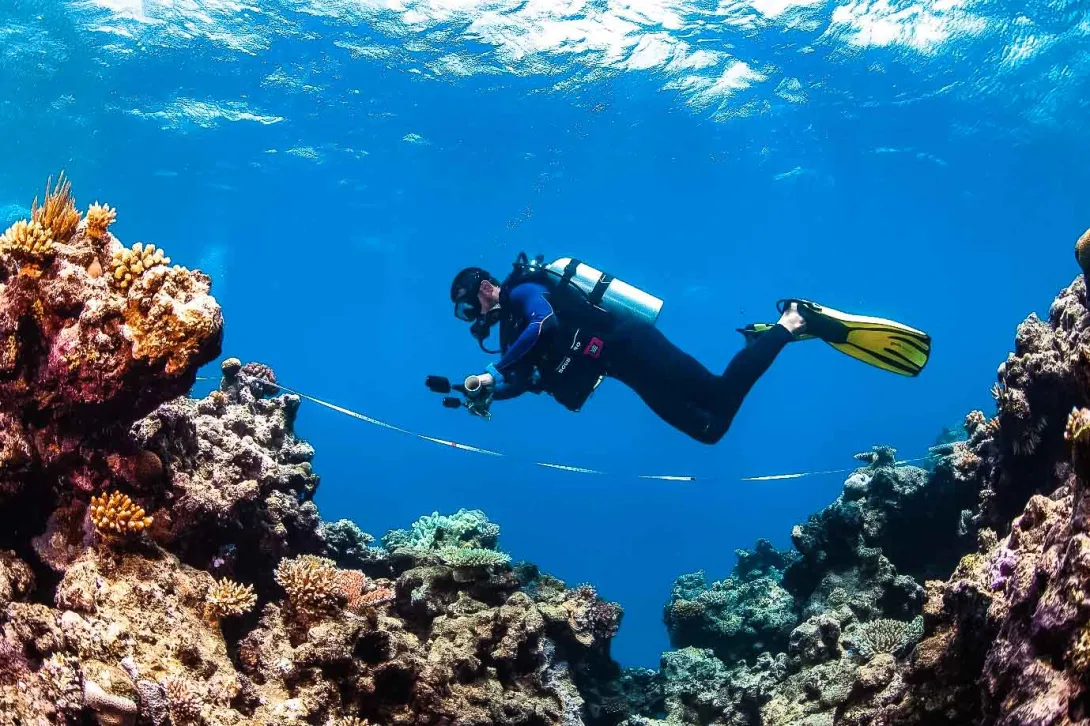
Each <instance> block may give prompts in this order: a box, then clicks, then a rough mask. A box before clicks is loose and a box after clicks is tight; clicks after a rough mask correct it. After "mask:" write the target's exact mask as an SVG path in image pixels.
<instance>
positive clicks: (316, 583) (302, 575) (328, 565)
mask: <svg viewBox="0 0 1090 726" xmlns="http://www.w3.org/2000/svg"><path fill="white" fill-rule="evenodd" d="M276 582H277V583H278V584H279V585H280V586H281V587H282V588H284V592H286V593H287V595H288V600H289V601H290V602H291V604H292V605H293V606H294V607H295V608H297V609H299V610H302V611H306V612H312V613H321V612H328V611H331V610H334V609H336V607H337V606H338V605H339V604H340V602H341V601H342V600H343V598H344V594H343V590H342V585H343V583H342V580H341V574H340V571H339V570H338V569H337V564H336V563H335V562H334V561H333V560H331V559H329V558H327V557H318V556H316V555H300V556H299V557H293V558H291V559H284V560H281V561H280V564H279V565H277V566H276Z"/></svg>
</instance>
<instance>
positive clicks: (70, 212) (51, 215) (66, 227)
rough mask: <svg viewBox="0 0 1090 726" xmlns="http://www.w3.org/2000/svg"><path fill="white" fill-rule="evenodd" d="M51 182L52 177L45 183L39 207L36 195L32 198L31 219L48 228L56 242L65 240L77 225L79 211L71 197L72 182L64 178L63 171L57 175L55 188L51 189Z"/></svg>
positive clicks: (68, 238) (70, 236) (74, 230)
mask: <svg viewBox="0 0 1090 726" xmlns="http://www.w3.org/2000/svg"><path fill="white" fill-rule="evenodd" d="M52 183H53V178H52V177H50V178H49V180H48V181H47V182H46V184H45V197H44V198H43V202H42V206H40V207H39V206H38V199H37V197H35V198H34V204H33V205H32V206H31V219H33V220H34V221H35V222H37V223H38V224H40V225H41V226H42V228H43V229H46V230H48V231H49V233H50V236H51V237H52V238H53V239H54V240H56V241H57V242H67V241H68V240H70V239H71V238H72V235H73V234H75V232H76V227H78V226H79V221H80V215H79V211H78V210H77V209H76V202H75V200H74V199H73V198H72V184H71V182H69V181H68V179H65V178H64V172H63V171H62V172H61V173H60V174H59V175H58V176H57V186H56V188H54V189H52V190H51V189H50V186H51V185H52Z"/></svg>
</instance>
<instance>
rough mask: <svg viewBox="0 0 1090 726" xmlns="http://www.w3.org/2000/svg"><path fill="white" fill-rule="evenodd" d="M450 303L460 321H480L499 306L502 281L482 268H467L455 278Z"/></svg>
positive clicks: (451, 287)
mask: <svg viewBox="0 0 1090 726" xmlns="http://www.w3.org/2000/svg"><path fill="white" fill-rule="evenodd" d="M450 301H451V302H453V303H454V315H455V317H457V318H458V319H459V320H464V321H466V322H467V323H468V322H472V321H475V320H479V319H481V318H482V317H483V316H484V314H485V313H487V312H488V311H490V310H492V309H493V308H495V307H496V306H497V305H499V302H500V281H499V280H497V279H496V278H494V277H492V275H490V274H489V273H488V271H487V270H484V269H482V268H480V267H467V268H465V269H464V270H462V271H461V272H459V273H458V274H457V275H456V276H455V277H454V282H453V283H451V286H450Z"/></svg>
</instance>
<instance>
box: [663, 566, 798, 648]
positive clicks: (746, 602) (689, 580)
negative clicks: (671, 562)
mask: <svg viewBox="0 0 1090 726" xmlns="http://www.w3.org/2000/svg"><path fill="white" fill-rule="evenodd" d="M753 574H756V572H754V573H753ZM777 579H778V578H775V577H763V576H750V577H749V578H748V579H747V578H742V577H728V578H726V579H724V580H720V581H718V582H714V583H711V584H710V585H709V584H708V583H707V580H706V578H705V574H704V571H703V570H700V571H698V572H695V573H689V574H685V575H681V576H680V577H678V578H677V580H676V581H675V582H674V587H673V591H672V594H671V598H670V601H669V602H668V603H667V605H666V609H665V612H664V619H665V622H666V627H667V630H668V632H669V635H670V643H671V645H673V646H674V647H675V648H684V647H687V646H694V647H697V648H710V649H712V650H714V652H715V654H716V655H717V656H718V657H719V658H721V659H723V660H724V661H726V662H728V663H733V662H735V661H737V660H739V659H744V658H754V657H756V656H757V655H758V654H759V653H760V652H761V651H762V650H773V649H775V648H786V646H787V642H788V638H789V636H790V634H791V631H792V629H794V627H795V626H796V625H797V624H798V613H797V612H796V605H795V599H794V597H792V595H791V593H789V592H787V590H785V589H784V588H783V587H782V586H781V585H780V584H779V582H777Z"/></svg>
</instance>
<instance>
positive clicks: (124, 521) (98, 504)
mask: <svg viewBox="0 0 1090 726" xmlns="http://www.w3.org/2000/svg"><path fill="white" fill-rule="evenodd" d="M89 511H90V515H91V522H93V523H94V525H95V529H97V530H98V531H99V533H100V534H106V535H117V534H129V533H133V532H142V531H143V530H145V529H147V528H148V527H150V526H151V523H152V517H149V516H147V515H146V514H145V513H144V508H143V507H140V506H138V505H137V504H136V503H135V502H133V500H132V499H130V498H129V495H128V494H122V493H121V492H118V491H114V492H111V493H110V494H109V495H107V494H106V493H105V492H103V493H102V494H100V495H99V496H97V497H91V506H90V510H89Z"/></svg>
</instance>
